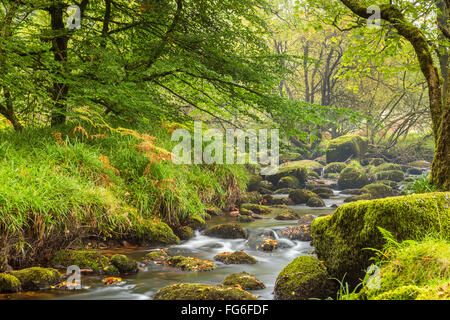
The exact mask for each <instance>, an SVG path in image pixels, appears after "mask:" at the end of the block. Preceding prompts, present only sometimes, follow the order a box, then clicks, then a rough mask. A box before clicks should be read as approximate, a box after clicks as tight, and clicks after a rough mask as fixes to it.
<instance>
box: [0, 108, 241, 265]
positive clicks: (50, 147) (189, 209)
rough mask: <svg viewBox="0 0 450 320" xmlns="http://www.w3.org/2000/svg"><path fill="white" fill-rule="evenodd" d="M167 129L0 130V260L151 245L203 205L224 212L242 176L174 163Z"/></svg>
mask: <svg viewBox="0 0 450 320" xmlns="http://www.w3.org/2000/svg"><path fill="white" fill-rule="evenodd" d="M99 123H100V124H99ZM164 127H165V128H164ZM143 128H145V129H143ZM170 131H171V129H170V126H167V125H163V124H162V123H160V124H150V123H148V124H145V123H144V125H141V127H140V128H136V129H134V130H131V129H124V128H112V127H110V126H109V125H107V124H106V122H103V123H102V122H95V121H93V120H92V117H87V116H86V117H84V118H83V117H80V118H79V119H77V120H76V121H72V122H71V123H70V124H68V125H66V126H64V127H61V128H25V129H24V130H22V131H21V132H13V131H10V130H3V131H0V234H1V238H0V240H1V243H0V244H1V247H2V249H1V250H0V256H1V255H3V256H9V257H10V262H11V260H17V261H22V262H23V261H29V260H30V259H31V260H32V259H34V256H36V255H38V252H39V250H40V249H42V248H44V247H49V246H52V245H56V244H59V243H61V239H62V238H64V239H73V238H74V237H84V236H85V237H93V236H94V237H97V238H99V239H128V240H129V239H136V240H155V239H160V238H161V237H156V238H155V237H153V236H154V235H152V233H155V232H156V233H157V232H160V233H162V234H165V233H167V232H169V231H170V229H169V230H166V229H164V223H167V224H169V225H173V226H176V225H180V224H188V223H190V222H192V221H193V220H198V221H200V222H203V218H204V206H205V204H213V205H215V206H218V207H226V206H230V205H231V202H233V201H235V200H236V198H237V197H239V194H240V192H242V191H243V190H244V189H245V185H246V182H247V179H248V177H247V175H248V173H247V171H246V170H245V168H244V167H243V166H234V165H175V164H173V163H172V162H171V161H170V153H169V152H168V151H167V150H171V149H172V146H173V144H174V142H171V141H170ZM163 222H164V223H163ZM170 232H171V231H170ZM161 236H162V237H163V238H164V236H163V235H161ZM56 246H57V245H56ZM1 262H2V261H0V267H1Z"/></svg>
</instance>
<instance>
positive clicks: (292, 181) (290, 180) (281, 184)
mask: <svg viewBox="0 0 450 320" xmlns="http://www.w3.org/2000/svg"><path fill="white" fill-rule="evenodd" d="M299 187H300V182H299V181H298V179H297V178H296V177H293V176H287V177H283V178H281V179H280V181H278V188H280V189H282V188H291V189H295V188H299Z"/></svg>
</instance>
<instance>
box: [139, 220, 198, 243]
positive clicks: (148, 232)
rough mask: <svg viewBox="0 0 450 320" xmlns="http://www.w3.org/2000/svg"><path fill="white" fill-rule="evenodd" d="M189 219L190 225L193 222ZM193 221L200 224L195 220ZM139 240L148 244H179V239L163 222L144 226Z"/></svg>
mask: <svg viewBox="0 0 450 320" xmlns="http://www.w3.org/2000/svg"><path fill="white" fill-rule="evenodd" d="M192 220H193V219H191V223H192V222H194V221H192ZM195 221H198V222H200V224H201V223H202V222H203V223H204V221H199V220H197V219H195ZM140 240H142V241H144V242H150V243H161V244H174V243H178V242H180V239H179V238H178V237H177V236H176V235H175V234H174V233H173V231H172V229H171V228H170V227H169V226H168V225H167V224H165V223H164V222H161V221H160V222H153V223H152V224H150V225H148V226H145V228H144V231H143V233H142V236H141V237H140Z"/></svg>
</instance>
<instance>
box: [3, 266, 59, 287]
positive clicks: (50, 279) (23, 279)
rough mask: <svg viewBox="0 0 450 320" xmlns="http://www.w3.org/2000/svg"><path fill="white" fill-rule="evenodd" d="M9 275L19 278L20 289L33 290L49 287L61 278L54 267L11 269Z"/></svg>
mask: <svg viewBox="0 0 450 320" xmlns="http://www.w3.org/2000/svg"><path fill="white" fill-rule="evenodd" d="M11 275H13V276H14V277H16V278H17V279H19V281H20V283H21V285H22V290H25V291H34V290H41V289H49V288H50V287H51V286H52V285H55V284H57V283H58V282H59V281H60V280H61V275H60V273H59V272H58V270H56V269H52V268H40V267H33V268H27V269H22V270H19V271H12V272H11Z"/></svg>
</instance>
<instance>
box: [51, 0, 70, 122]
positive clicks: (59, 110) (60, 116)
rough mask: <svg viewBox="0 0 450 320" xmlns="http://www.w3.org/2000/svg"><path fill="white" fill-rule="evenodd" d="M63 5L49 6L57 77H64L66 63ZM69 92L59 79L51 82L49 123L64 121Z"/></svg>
mask: <svg viewBox="0 0 450 320" xmlns="http://www.w3.org/2000/svg"><path fill="white" fill-rule="evenodd" d="M64 9H65V5H64V4H62V3H58V4H55V5H53V6H51V7H50V8H49V13H50V17H51V27H52V31H53V32H54V38H53V39H52V52H53V56H54V59H55V61H56V62H57V63H58V66H57V68H58V70H57V71H56V76H57V77H59V78H63V77H64V73H65V72H64V71H65V70H64V69H65V64H66V63H67V44H68V41H69V38H68V36H67V35H66V30H65V25H64V19H63V13H64ZM68 92H69V87H68V86H67V84H65V83H64V82H63V81H61V80H56V81H55V82H54V84H53V89H52V92H51V93H52V98H53V103H54V106H53V110H52V114H51V125H52V127H53V126H56V125H59V124H63V123H64V122H65V121H66V112H67V107H66V98H67V93H68Z"/></svg>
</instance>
